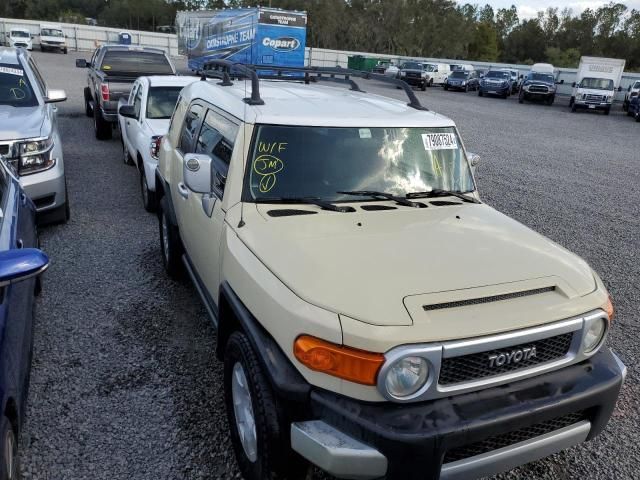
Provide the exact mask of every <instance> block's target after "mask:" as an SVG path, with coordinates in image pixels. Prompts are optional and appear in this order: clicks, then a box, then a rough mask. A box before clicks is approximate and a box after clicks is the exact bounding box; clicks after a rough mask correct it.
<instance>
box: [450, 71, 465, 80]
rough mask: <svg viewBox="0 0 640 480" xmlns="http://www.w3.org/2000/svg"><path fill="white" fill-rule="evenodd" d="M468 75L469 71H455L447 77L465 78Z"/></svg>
mask: <svg viewBox="0 0 640 480" xmlns="http://www.w3.org/2000/svg"><path fill="white" fill-rule="evenodd" d="M468 76H469V72H461V71H457V72H451V75H449V78H467V77H468Z"/></svg>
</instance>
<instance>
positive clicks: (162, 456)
mask: <svg viewBox="0 0 640 480" xmlns="http://www.w3.org/2000/svg"><path fill="white" fill-rule="evenodd" d="M34 56H35V58H36V61H37V62H38V63H39V65H40V67H41V69H42V70H43V72H44V73H45V75H46V77H47V79H48V82H49V85H50V87H53V88H65V89H66V91H67V94H68V95H69V100H68V101H67V102H66V103H64V104H61V106H60V113H59V115H60V126H61V130H62V136H63V139H64V150H65V162H66V168H67V177H68V182H69V191H70V196H71V216H72V219H71V221H70V222H69V223H68V224H67V225H64V226H55V227H48V228H46V229H44V230H43V231H42V232H41V242H42V246H43V248H44V250H45V251H46V252H47V253H48V254H49V255H50V256H51V259H52V264H51V268H50V270H49V272H48V273H47V275H46V278H45V283H44V292H43V295H42V296H41V297H40V299H39V300H38V315H37V327H36V337H35V353H34V363H33V371H32V376H31V390H30V398H29V407H28V411H27V423H26V427H25V431H24V432H23V436H22V446H23V450H22V470H23V473H24V475H25V477H26V478H33V479H51V480H54V479H55V480H62V479H74V480H75V479H91V480H98V479H110V480H114V479H136V480H138V479H140V480H143V479H153V480H160V479H205V478H206V479H217V478H220V479H222V478H225V479H226V478H236V477H238V473H237V469H236V466H235V460H234V458H233V453H232V450H231V445H230V442H229V438H228V434H227V431H228V428H227V424H226V423H227V422H226V417H225V414H224V407H223V400H222V384H221V381H222V375H221V373H222V371H221V367H220V365H219V364H218V363H217V362H216V361H215V360H214V356H213V350H214V338H215V333H214V331H213V329H212V328H211V326H210V324H209V321H208V319H207V317H206V314H205V311H204V309H203V308H202V307H201V304H200V301H199V299H198V298H197V296H196V293H195V291H194V290H193V289H192V288H191V286H190V285H189V284H187V283H176V282H173V281H171V280H169V279H168V278H167V277H166V276H165V275H164V273H163V271H162V268H161V262H160V255H159V252H158V239H157V237H158V234H157V222H156V219H155V217H154V216H153V215H150V214H147V213H145V212H144V210H143V208H142V205H141V200H140V194H139V187H138V177H137V175H136V173H135V170H134V169H133V168H132V167H128V166H126V165H124V164H123V162H122V159H121V147H120V142H119V139H114V140H112V141H109V142H98V141H97V140H95V137H94V135H93V131H92V124H91V121H90V120H89V119H88V118H86V117H85V116H84V110H83V103H82V87H83V86H84V82H85V73H84V72H83V71H81V70H76V69H75V68H74V66H73V65H74V60H75V58H79V57H88V54H86V55H77V54H69V55H59V54H41V53H39V52H37V53H35V54H34ZM365 89H366V90H368V91H370V92H377V93H383V94H385V95H389V96H392V97H397V98H404V97H403V94H402V92H399V91H397V90H395V89H394V88H393V87H387V86H377V85H370V84H366V86H365ZM418 95H419V97H420V98H421V100H422V101H423V102H424V104H425V105H426V106H428V107H429V108H431V109H433V110H435V111H438V112H440V113H443V114H445V115H448V116H450V117H452V118H453V119H454V120H455V121H456V122H457V124H458V126H459V128H460V130H461V132H462V135H463V138H464V139H465V142H466V145H467V148H468V149H469V150H470V151H473V152H476V153H479V154H480V155H481V156H482V164H481V166H480V167H479V185H480V189H481V192H482V194H483V198H484V200H485V201H487V202H488V203H490V204H491V205H493V206H495V207H496V208H497V209H499V210H501V211H503V212H505V213H507V214H508V215H511V216H513V217H515V218H516V219H518V220H519V221H521V222H523V223H525V224H526V225H528V226H530V227H532V228H533V229H535V230H537V231H539V232H541V233H543V234H544V235H547V236H548V237H550V238H552V239H553V240H555V241H556V242H558V243H560V244H562V245H563V246H565V247H567V248H568V249H570V250H572V251H574V252H576V253H578V254H579V255H581V256H582V257H584V258H585V259H586V260H587V261H589V262H590V264H591V265H592V266H593V267H594V268H595V269H596V270H597V271H598V272H599V273H600V275H601V277H602V278H603V280H604V282H605V283H606V285H607V286H608V287H609V289H610V291H611V293H612V295H613V297H614V304H615V306H616V308H617V317H616V320H615V325H614V329H613V331H612V334H611V336H610V337H609V338H610V340H609V344H610V345H612V346H613V347H614V349H615V350H616V351H617V352H618V353H619V355H620V356H621V358H622V359H623V361H624V362H625V363H626V364H627V365H628V366H629V377H628V380H627V384H626V385H625V387H624V390H623V393H622V396H621V398H620V400H619V401H618V407H617V409H616V411H615V413H614V418H613V419H612V421H611V422H610V424H609V426H608V428H607V430H606V431H605V432H604V433H603V434H602V435H600V437H598V439H596V440H595V441H593V442H590V443H588V444H586V445H582V446H579V447H576V448H573V449H571V450H569V451H566V452H563V453H560V454H558V455H555V456H554V457H552V458H550V459H547V460H544V461H540V462H537V463H534V464H531V465H528V466H526V467H523V468H521V469H518V470H515V471H513V472H510V473H509V474H505V475H503V476H501V477H500V478H503V479H522V478H544V479H574V478H575V479H603V478H619V479H627V478H640V473H639V471H638V465H640V453H639V450H638V448H637V444H638V440H639V435H640V433H639V431H638V425H639V424H640V422H639V419H638V412H639V411H640V408H639V407H640V402H639V400H638V399H639V398H640V391H639V390H640V389H639V387H638V385H639V380H640V379H639V378H638V369H637V368H636V366H635V361H636V360H640V355H639V349H638V342H637V336H638V328H637V325H636V323H635V320H634V318H635V315H636V312H637V305H638V303H640V287H639V286H638V285H640V266H639V265H640V240H639V238H638V232H640V220H639V219H640V196H639V195H638V193H637V184H638V181H639V180H640V175H639V173H638V170H639V168H640V126H639V125H638V124H636V123H634V122H633V121H632V120H631V119H630V118H627V117H626V116H624V115H623V114H622V112H621V109H620V107H617V108H616V110H615V112H612V114H611V115H610V116H609V117H605V116H604V115H602V114H592V113H578V114H572V113H570V111H569V109H568V108H567V106H566V100H565V101H564V102H563V101H562V100H560V101H559V102H558V103H557V104H556V105H554V106H553V107H547V106H542V105H535V104H525V105H519V104H518V102H517V100H516V99H515V98H510V99H508V100H502V99H498V98H486V97H485V98H479V97H478V96H477V95H476V94H475V93H468V94H464V93H454V92H445V91H444V90H442V89H440V88H433V89H429V90H427V92H426V93H422V92H419V93H418ZM634 305H636V307H634ZM317 477H318V478H320V477H321V475H317Z"/></svg>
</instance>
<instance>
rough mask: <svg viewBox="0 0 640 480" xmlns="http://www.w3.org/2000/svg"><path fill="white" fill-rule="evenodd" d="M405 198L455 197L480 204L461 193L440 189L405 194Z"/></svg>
mask: <svg viewBox="0 0 640 480" xmlns="http://www.w3.org/2000/svg"><path fill="white" fill-rule="evenodd" d="M406 197H407V198H429V197H457V198H459V199H460V200H464V201H465V202H469V203H480V201H479V200H476V199H475V198H473V197H470V196H468V195H465V194H464V193H462V192H456V191H453V190H442V189H440V188H434V189H433V190H431V191H429V192H412V193H407V195H406Z"/></svg>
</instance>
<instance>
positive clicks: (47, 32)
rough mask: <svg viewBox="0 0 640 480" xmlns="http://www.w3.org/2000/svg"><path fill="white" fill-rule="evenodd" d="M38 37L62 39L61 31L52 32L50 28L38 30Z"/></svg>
mask: <svg viewBox="0 0 640 480" xmlns="http://www.w3.org/2000/svg"><path fill="white" fill-rule="evenodd" d="M40 35H42V36H43V37H64V34H63V33H62V30H54V29H52V28H43V29H42V30H40Z"/></svg>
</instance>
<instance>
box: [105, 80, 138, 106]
mask: <svg viewBox="0 0 640 480" xmlns="http://www.w3.org/2000/svg"><path fill="white" fill-rule="evenodd" d="M136 78H137V77H105V78H104V79H103V80H102V85H107V86H108V87H109V100H104V99H103V101H102V109H103V110H104V112H105V113H107V114H109V113H113V114H117V112H118V101H119V100H120V99H121V98H124V99H125V100H126V99H127V98H128V97H129V93H130V92H131V88H132V87H133V82H135V80H136Z"/></svg>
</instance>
